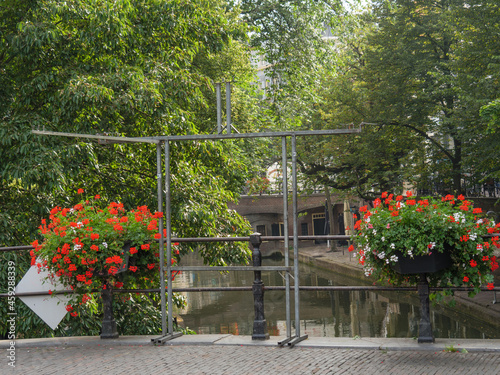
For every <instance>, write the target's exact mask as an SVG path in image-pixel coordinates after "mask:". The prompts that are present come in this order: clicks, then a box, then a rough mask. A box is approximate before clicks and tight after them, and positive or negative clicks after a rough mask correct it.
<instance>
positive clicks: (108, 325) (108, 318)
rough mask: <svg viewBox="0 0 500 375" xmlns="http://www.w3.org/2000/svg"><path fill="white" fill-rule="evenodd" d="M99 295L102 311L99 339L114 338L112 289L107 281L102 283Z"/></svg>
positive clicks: (115, 333) (115, 336) (114, 323)
mask: <svg viewBox="0 0 500 375" xmlns="http://www.w3.org/2000/svg"><path fill="white" fill-rule="evenodd" d="M101 297H102V309H103V313H104V317H103V320H102V328H101V339H116V338H118V330H117V329H116V322H115V318H114V316H113V291H112V290H111V286H110V285H109V284H108V282H107V281H105V282H104V283H103V286H102V291H101Z"/></svg>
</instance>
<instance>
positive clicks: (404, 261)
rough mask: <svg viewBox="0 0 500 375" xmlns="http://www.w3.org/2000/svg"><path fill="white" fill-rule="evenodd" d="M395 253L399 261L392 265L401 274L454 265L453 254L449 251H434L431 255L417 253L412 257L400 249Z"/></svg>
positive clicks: (440, 268) (441, 268)
mask: <svg viewBox="0 0 500 375" xmlns="http://www.w3.org/2000/svg"><path fill="white" fill-rule="evenodd" d="M395 255H397V257H398V261H397V262H396V263H395V264H394V265H392V266H391V267H392V269H393V270H394V271H396V272H398V273H401V274H422V273H433V272H437V271H440V270H443V269H445V268H448V267H450V266H451V265H452V262H451V256H450V254H449V252H447V251H445V252H444V253H440V252H438V251H432V252H431V253H430V254H429V255H416V256H413V257H412V258H410V257H407V256H404V255H403V253H401V252H400V251H396V252H395Z"/></svg>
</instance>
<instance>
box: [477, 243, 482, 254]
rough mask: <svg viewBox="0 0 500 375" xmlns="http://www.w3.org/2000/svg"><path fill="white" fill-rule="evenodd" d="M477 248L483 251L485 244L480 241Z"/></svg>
mask: <svg viewBox="0 0 500 375" xmlns="http://www.w3.org/2000/svg"><path fill="white" fill-rule="evenodd" d="M477 249H478V250H479V251H481V252H482V251H483V245H481V244H480V243H478V244H477Z"/></svg>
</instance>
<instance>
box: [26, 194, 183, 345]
mask: <svg viewBox="0 0 500 375" xmlns="http://www.w3.org/2000/svg"><path fill="white" fill-rule="evenodd" d="M79 193H80V194H81V193H83V190H81V189H79ZM99 206H100V197H99V196H95V197H94V198H93V199H88V200H84V201H82V202H80V203H78V204H77V205H75V206H73V207H69V208H61V207H55V208H53V209H52V210H51V212H50V217H49V221H48V222H47V220H43V221H42V225H41V226H40V232H41V234H42V236H43V242H42V243H38V241H35V242H33V243H32V245H33V246H34V247H35V249H34V250H33V251H32V253H31V256H32V265H36V266H37V267H38V268H40V269H41V268H45V269H47V270H48V271H49V272H50V273H51V275H52V276H54V277H57V278H59V280H60V281H61V282H62V284H63V285H66V286H68V287H70V288H71V289H73V290H75V292H77V293H75V294H74V297H73V300H72V301H71V304H70V305H68V306H67V308H66V309H67V310H68V312H70V314H71V316H74V317H77V316H78V314H79V310H80V308H79V306H81V305H85V304H86V303H88V302H91V297H90V296H91V295H92V293H94V291H95V290H100V291H101V293H100V294H101V297H102V303H103V310H104V311H103V315H104V319H103V335H102V337H103V338H105V337H106V338H112V337H117V333H116V325H115V324H114V319H113V311H112V298H113V290H117V289H121V288H130V289H134V288H139V289H141V288H149V287H151V285H154V284H155V283H156V280H158V279H159V273H158V269H159V267H160V264H159V250H158V248H159V245H158V241H156V240H158V239H159V238H161V235H160V233H158V229H159V228H158V222H159V219H160V218H161V217H163V214H162V213H161V212H155V213H151V212H150V210H149V209H148V208H147V207H146V206H140V207H137V209H136V210H126V209H125V208H124V206H123V204H121V203H115V202H111V203H110V204H109V205H108V206H107V207H104V208H102V209H101V208H100V207H99ZM136 244H137V245H136ZM178 253H179V252H178V250H176V252H175V253H174V254H172V257H173V258H172V263H174V262H176V261H177V260H176V255H177V254H178ZM107 322H109V324H107ZM105 323H106V324H105ZM110 327H111V328H110Z"/></svg>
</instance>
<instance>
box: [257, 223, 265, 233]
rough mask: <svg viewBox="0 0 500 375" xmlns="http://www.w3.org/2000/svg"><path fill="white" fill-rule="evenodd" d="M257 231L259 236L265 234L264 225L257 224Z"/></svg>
mask: <svg viewBox="0 0 500 375" xmlns="http://www.w3.org/2000/svg"><path fill="white" fill-rule="evenodd" d="M257 233H260V234H261V236H265V235H266V226H265V225H257Z"/></svg>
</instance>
